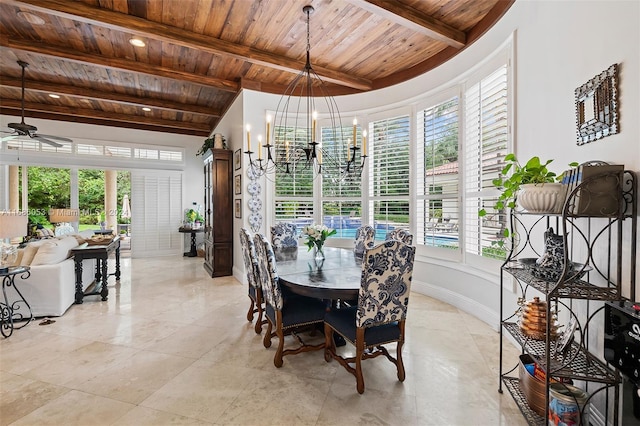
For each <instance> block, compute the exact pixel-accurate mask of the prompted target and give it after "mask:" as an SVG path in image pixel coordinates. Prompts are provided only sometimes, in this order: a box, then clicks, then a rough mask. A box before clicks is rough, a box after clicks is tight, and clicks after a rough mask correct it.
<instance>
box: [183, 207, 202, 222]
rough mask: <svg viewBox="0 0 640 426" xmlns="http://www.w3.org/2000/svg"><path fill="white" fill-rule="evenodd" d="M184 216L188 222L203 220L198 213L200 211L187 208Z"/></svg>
mask: <svg viewBox="0 0 640 426" xmlns="http://www.w3.org/2000/svg"><path fill="white" fill-rule="evenodd" d="M186 216H187V221H189V222H204V218H203V217H202V215H200V213H198V211H197V210H194V209H189V211H187V214H186Z"/></svg>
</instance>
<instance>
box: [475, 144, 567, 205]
mask: <svg viewBox="0 0 640 426" xmlns="http://www.w3.org/2000/svg"><path fill="white" fill-rule="evenodd" d="M504 161H505V163H506V164H505V166H504V167H503V168H502V171H501V172H500V176H499V177H498V178H496V179H494V180H493V181H492V183H493V185H494V186H496V187H497V188H500V189H502V193H501V194H500V196H499V197H498V200H497V201H496V203H495V204H494V206H493V208H494V209H496V210H504V209H505V207H509V208H511V209H512V208H514V207H515V206H516V195H517V193H518V190H519V189H520V187H521V186H522V185H526V184H530V183H533V184H545V183H553V182H556V181H558V182H559V181H561V180H562V174H560V175H559V176H558V175H556V174H555V173H554V172H552V171H550V170H549V169H548V168H547V166H548V165H549V163H551V162H552V161H553V160H547V161H545V162H544V163H543V162H542V161H540V158H539V157H531V159H529V161H527V162H526V163H525V165H524V166H522V165H521V164H520V162H519V161H518V159H517V158H516V156H515V155H514V154H507V156H506V157H504ZM569 165H570V166H571V167H575V166H577V165H578V163H570V164H569ZM509 172H511V174H510V175H509ZM486 214H487V212H486V210H485V209H481V210H480V211H479V212H478V216H481V217H482V216H485V215H486Z"/></svg>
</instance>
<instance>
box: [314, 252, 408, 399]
mask: <svg viewBox="0 0 640 426" xmlns="http://www.w3.org/2000/svg"><path fill="white" fill-rule="evenodd" d="M415 251H416V249H415V247H412V246H409V245H406V244H404V243H402V242H400V241H396V240H389V241H385V242H383V243H382V244H379V245H377V246H375V247H373V248H371V249H368V250H367V251H366V252H365V257H364V259H363V262H362V276H361V280H360V281H361V287H360V291H359V293H358V305H357V306H353V307H350V308H344V309H333V310H331V312H328V313H327V314H326V315H325V320H324V334H325V352H324V359H325V360H326V361H327V362H329V361H331V359H332V358H333V359H336V360H337V361H338V362H339V363H340V365H342V366H343V367H344V368H345V369H346V370H347V371H348V372H350V373H351V374H353V375H354V376H356V388H357V390H358V393H363V392H364V377H363V375H362V365H361V363H362V361H363V360H365V359H369V358H375V357H377V356H379V355H384V356H386V357H387V359H389V361H391V362H392V363H394V364H395V366H396V368H397V370H398V380H400V381H401V382H402V381H404V377H405V371H404V364H403V362H402V345H403V344H404V327H405V320H406V317H407V305H408V304H409V291H410V290H411V277H412V274H413V260H414V257H415ZM334 332H337V333H339V334H340V335H341V336H342V337H344V338H345V340H346V341H347V342H349V343H351V344H352V345H354V346H355V347H356V354H355V356H354V357H349V358H343V357H342V356H340V355H338V354H337V352H336V347H335V344H334V340H333V333H334ZM392 342H397V347H396V357H395V358H394V357H392V356H391V355H390V354H389V352H388V351H387V349H386V348H385V347H384V346H383V345H384V344H386V343H392ZM350 364H355V367H353V366H351V365H350Z"/></svg>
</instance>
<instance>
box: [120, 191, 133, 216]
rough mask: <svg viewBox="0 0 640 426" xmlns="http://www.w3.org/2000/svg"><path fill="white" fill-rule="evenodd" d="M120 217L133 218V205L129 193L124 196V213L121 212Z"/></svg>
mask: <svg viewBox="0 0 640 426" xmlns="http://www.w3.org/2000/svg"><path fill="white" fill-rule="evenodd" d="M120 217H123V218H131V206H129V195H128V194H124V197H123V198H122V213H120Z"/></svg>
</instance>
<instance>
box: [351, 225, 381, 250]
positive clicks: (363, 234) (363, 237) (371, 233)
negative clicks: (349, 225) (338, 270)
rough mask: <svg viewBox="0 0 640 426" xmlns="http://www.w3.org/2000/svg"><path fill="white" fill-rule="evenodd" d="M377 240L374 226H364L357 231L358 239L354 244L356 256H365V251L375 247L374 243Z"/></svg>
mask: <svg viewBox="0 0 640 426" xmlns="http://www.w3.org/2000/svg"><path fill="white" fill-rule="evenodd" d="M375 238H376V231H375V229H373V226H370V225H364V226H361V227H360V228H358V229H357V230H356V238H355V241H354V242H353V244H354V247H353V252H354V253H355V255H356V256H358V257H362V256H364V251H365V250H366V249H368V248H371V247H373V241H374V240H375Z"/></svg>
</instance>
